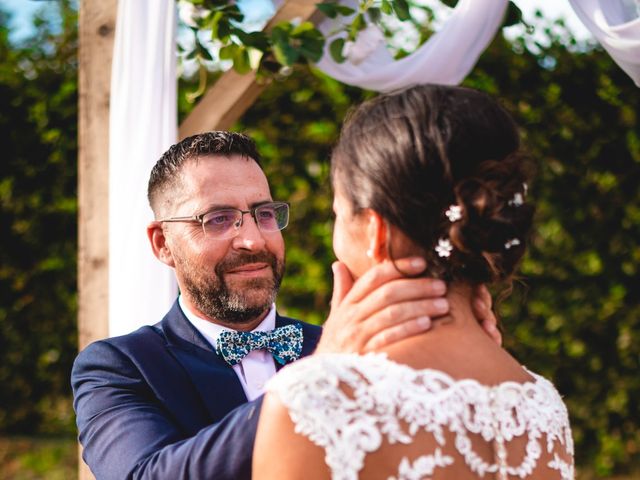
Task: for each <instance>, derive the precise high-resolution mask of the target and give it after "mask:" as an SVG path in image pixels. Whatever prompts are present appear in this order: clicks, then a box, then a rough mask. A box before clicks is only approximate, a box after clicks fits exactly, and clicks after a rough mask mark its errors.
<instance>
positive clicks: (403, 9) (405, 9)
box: [391, 0, 411, 22]
mask: <svg viewBox="0 0 640 480" xmlns="http://www.w3.org/2000/svg"><path fill="white" fill-rule="evenodd" d="M391 4H392V6H393V11H394V12H395V13H396V16H397V17H398V19H399V20H401V21H403V22H405V21H407V20H410V19H411V13H410V12H409V3H407V0H394V1H393V2H391Z"/></svg>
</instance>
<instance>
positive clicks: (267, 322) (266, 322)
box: [178, 295, 276, 348]
mask: <svg viewBox="0 0 640 480" xmlns="http://www.w3.org/2000/svg"><path fill="white" fill-rule="evenodd" d="M178 305H180V309H181V310H182V312H183V313H184V315H185V317H187V320H189V322H191V324H192V325H193V326H194V327H195V328H196V330H198V331H199V332H200V333H201V334H202V335H203V336H204V338H206V339H207V341H208V342H209V343H210V344H211V345H212V346H213V347H214V348H215V346H216V344H217V343H218V337H219V336H220V334H221V333H222V332H224V331H235V330H234V329H232V328H227V327H223V326H222V325H218V324H217V323H213V322H210V321H209V320H205V319H204V318H201V317H199V316H197V315H196V314H195V313H194V312H192V311H191V310H190V309H189V307H187V305H186V304H185V303H184V301H183V300H182V295H179V296H178ZM274 328H276V304H275V303H273V304H271V308H270V309H269V313H267V316H266V317H264V319H263V320H262V322H260V324H259V325H258V326H257V327H256V328H254V329H253V330H252V332H266V331H269V330H273V329H274Z"/></svg>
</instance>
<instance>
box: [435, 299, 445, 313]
mask: <svg viewBox="0 0 640 480" xmlns="http://www.w3.org/2000/svg"><path fill="white" fill-rule="evenodd" d="M433 308H435V309H436V310H438V311H439V312H446V311H447V310H449V302H448V301H447V300H446V299H444V298H437V299H435V300H434V301H433Z"/></svg>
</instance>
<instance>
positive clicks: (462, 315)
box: [434, 282, 478, 327]
mask: <svg viewBox="0 0 640 480" xmlns="http://www.w3.org/2000/svg"><path fill="white" fill-rule="evenodd" d="M472 297H473V287H472V286H471V285H469V284H466V283H460V282H455V283H451V284H449V287H448V289H447V295H446V298H447V300H448V301H449V314H448V315H446V316H445V317H443V318H441V319H436V320H435V322H434V327H437V326H438V325H441V326H445V325H449V326H458V327H462V326H468V325H474V326H477V325H478V321H477V319H476V317H475V315H474V314H473V310H472V308H471V301H472Z"/></svg>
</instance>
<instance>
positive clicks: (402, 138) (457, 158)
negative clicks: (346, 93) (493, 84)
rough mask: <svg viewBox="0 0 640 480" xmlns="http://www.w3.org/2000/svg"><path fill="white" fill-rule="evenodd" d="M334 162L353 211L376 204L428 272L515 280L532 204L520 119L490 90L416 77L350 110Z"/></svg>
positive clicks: (335, 173)
mask: <svg viewBox="0 0 640 480" xmlns="http://www.w3.org/2000/svg"><path fill="white" fill-rule="evenodd" d="M331 170H332V172H331V175H332V180H333V183H334V185H335V186H337V187H339V188H341V191H342V192H344V194H345V196H346V198H347V199H348V200H349V202H350V204H351V207H352V211H353V212H354V213H358V212H360V211H361V210H363V209H365V208H370V209H372V210H374V211H376V212H378V213H379V214H380V215H381V216H382V217H383V218H385V219H386V220H387V221H388V222H389V223H391V224H393V225H395V226H396V227H398V228H399V229H400V230H401V231H403V232H404V233H405V234H406V235H407V236H408V237H409V238H410V239H411V240H412V241H413V242H415V244H416V245H417V246H418V247H421V248H422V249H424V252H426V253H425V259H426V261H427V265H428V268H427V272H426V274H427V275H429V276H433V277H438V278H442V279H444V280H447V281H454V280H459V281H464V282H468V283H471V284H479V283H486V284H492V283H501V282H507V281H509V280H511V277H512V275H513V273H514V271H515V269H516V267H517V266H518V263H519V262H520V260H521V258H522V256H523V255H524V252H525V244H526V239H527V236H528V233H529V230H530V228H531V221H532V217H533V210H534V209H533V207H532V206H531V205H530V204H528V203H527V202H526V198H525V194H526V182H527V173H526V172H527V168H526V162H525V161H524V158H523V155H522V154H521V152H520V141H519V136H518V130H517V127H516V124H515V122H514V121H513V119H512V118H511V116H510V115H509V114H508V113H507V112H506V110H505V109H504V108H502V107H501V106H500V105H499V104H498V103H497V102H496V101H495V100H494V99H492V98H491V97H490V96H489V95H487V94H485V93H482V92H479V91H476V90H472V89H469V88H462V87H451V86H443V85H421V86H416V87H412V88H409V89H407V90H403V91H401V92H399V93H393V94H387V95H381V96H378V97H376V98H374V99H372V100H370V101H367V102H365V103H363V104H361V105H360V106H359V107H357V108H356V109H355V110H354V111H352V112H351V113H350V115H349V117H348V119H347V121H346V123H345V125H344V127H343V129H342V133H341V136H340V139H339V141H338V144H337V145H336V147H335V149H334V151H333V155H332V167H331ZM451 205H457V206H459V207H461V208H460V210H461V218H460V219H459V220H456V221H451V220H450V219H449V217H448V215H447V213H446V212H447V211H448V210H449V207H450V206H451ZM447 240H448V243H449V244H450V246H451V247H453V248H452V249H450V251H449V252H448V256H446V255H442V254H439V253H438V252H437V251H436V247H437V246H438V245H439V242H441V241H444V242H445V243H447ZM389 253H390V256H391V257H392V259H393V258H394V257H393V252H389Z"/></svg>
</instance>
